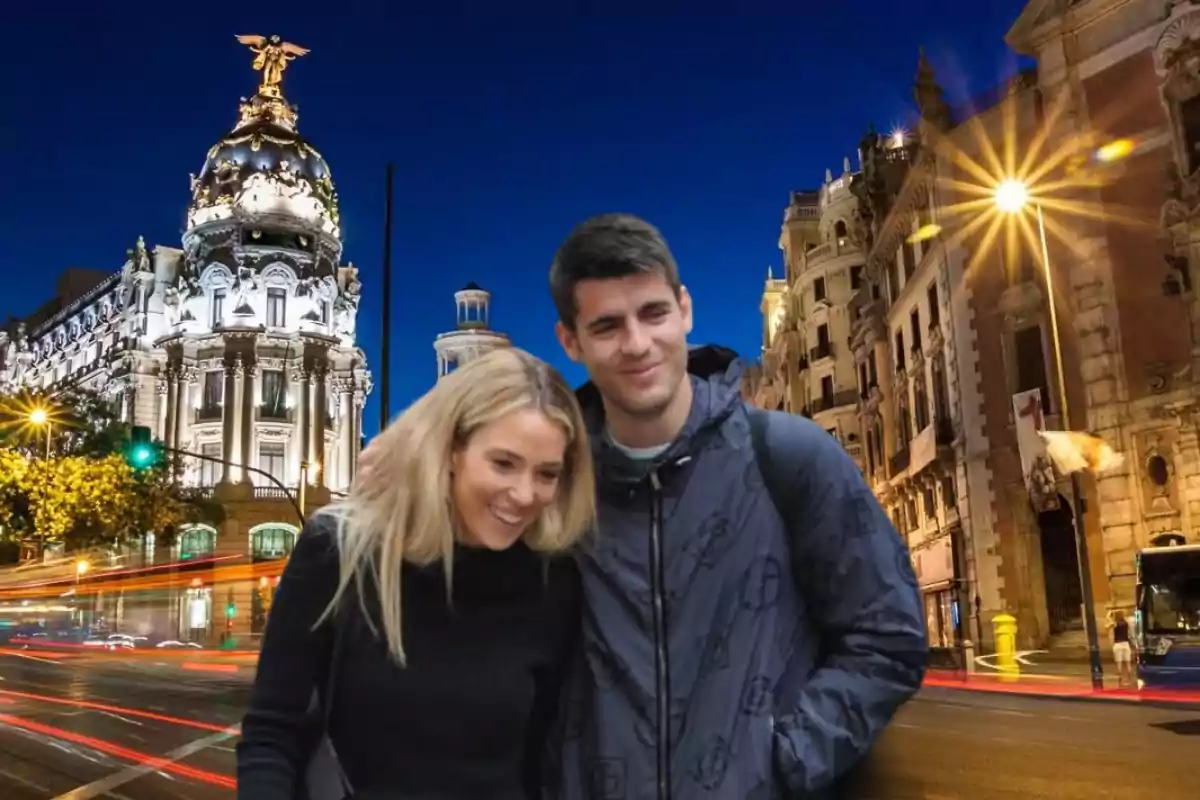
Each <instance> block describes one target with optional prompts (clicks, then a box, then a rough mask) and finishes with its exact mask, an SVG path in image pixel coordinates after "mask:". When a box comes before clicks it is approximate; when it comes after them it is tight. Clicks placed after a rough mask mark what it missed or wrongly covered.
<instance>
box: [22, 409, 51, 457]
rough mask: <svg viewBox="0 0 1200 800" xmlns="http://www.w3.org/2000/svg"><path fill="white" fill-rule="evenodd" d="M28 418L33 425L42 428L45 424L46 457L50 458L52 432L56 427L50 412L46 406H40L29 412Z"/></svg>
mask: <svg viewBox="0 0 1200 800" xmlns="http://www.w3.org/2000/svg"><path fill="white" fill-rule="evenodd" d="M27 419H28V420H29V424H30V425H33V426H35V427H38V428H40V427H42V426H43V425H45V426H46V458H49V457H50V432H51V430H52V429H53V428H54V423H53V422H52V421H51V419H50V412H49V411H47V410H46V409H45V408H42V407H41V406H38V407H37V408H34V409H32V410H31V411H30V412H29V414H28V416H27Z"/></svg>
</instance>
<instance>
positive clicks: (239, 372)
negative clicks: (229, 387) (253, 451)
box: [226, 353, 246, 483]
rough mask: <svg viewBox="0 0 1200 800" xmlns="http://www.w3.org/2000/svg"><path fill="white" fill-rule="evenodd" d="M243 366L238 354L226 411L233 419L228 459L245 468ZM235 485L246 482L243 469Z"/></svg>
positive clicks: (239, 471)
mask: <svg viewBox="0 0 1200 800" xmlns="http://www.w3.org/2000/svg"><path fill="white" fill-rule="evenodd" d="M244 369H245V364H244V362H243V361H242V355H241V353H239V354H238V355H237V356H236V357H235V360H234V362H233V405H232V407H230V406H229V404H228V403H227V404H226V411H227V412H228V413H229V415H230V416H231V417H233V430H232V431H231V434H230V437H229V445H230V447H231V448H233V449H232V453H233V455H232V456H231V457H230V458H229V460H230V461H232V462H233V463H234V464H237V465H238V466H239V467H242V466H245V464H246V454H245V453H244V452H243V451H242V417H243V416H244V415H243V414H242V403H244V402H245V400H244V399H243V398H245V396H246V376H245V374H244V373H243V370H244ZM237 472H238V475H237V483H242V482H243V481H245V480H246V471H245V470H244V469H238V470H237Z"/></svg>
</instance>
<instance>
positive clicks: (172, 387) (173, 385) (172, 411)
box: [162, 367, 180, 447]
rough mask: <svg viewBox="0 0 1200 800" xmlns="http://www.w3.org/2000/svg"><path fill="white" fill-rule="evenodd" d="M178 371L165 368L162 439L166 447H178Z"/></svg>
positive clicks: (172, 368) (173, 368)
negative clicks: (165, 385)
mask: <svg viewBox="0 0 1200 800" xmlns="http://www.w3.org/2000/svg"><path fill="white" fill-rule="evenodd" d="M179 383H180V375H179V370H178V369H177V368H175V367H168V368H167V396H166V399H165V403H164V404H165V406H166V419H165V420H164V424H163V432H162V439H163V441H164V442H166V444H167V447H178V446H179V444H178V442H177V441H176V438H175V437H176V435H177V434H178V433H179V423H178V422H176V419H175V418H176V416H177V415H178V414H179Z"/></svg>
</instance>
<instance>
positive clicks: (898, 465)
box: [889, 446, 908, 475]
mask: <svg viewBox="0 0 1200 800" xmlns="http://www.w3.org/2000/svg"><path fill="white" fill-rule="evenodd" d="M889 463H890V465H891V467H892V473H891V474H892V475H899V474H900V473H901V472H904V470H906V469H908V447H907V446H905V447H901V448H900V449H899V450H897V451H896V452H895V453H894V454H893V455H892V458H891V461H890V462H889Z"/></svg>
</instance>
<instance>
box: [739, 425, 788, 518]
mask: <svg viewBox="0 0 1200 800" xmlns="http://www.w3.org/2000/svg"><path fill="white" fill-rule="evenodd" d="M746 415H747V417H749V419H750V443H751V445H752V446H753V447H754V459H755V461H757V462H758V471H759V472H761V473H762V477H763V483H765V484H766V486H767V493H768V494H770V495H771V502H772V503H774V504H775V510H776V511H778V512H779V516H780V517H782V518H783V519H784V521H790V520H791V518H792V513H793V503H792V502H791V500H792V499H794V495H793V492H792V491H791V490H790V488H789V487H788V485H787V481H786V480H784V477H783V476H782V475H781V474H780V472H779V470H778V469H777V468H776V467H775V462H774V459H772V457H771V445H770V442H769V440H768V437H767V426H768V425H769V424H770V421H771V417H770V412H769V411H765V410H763V409H761V408H756V407H754V406H746Z"/></svg>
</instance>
